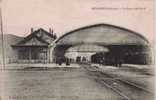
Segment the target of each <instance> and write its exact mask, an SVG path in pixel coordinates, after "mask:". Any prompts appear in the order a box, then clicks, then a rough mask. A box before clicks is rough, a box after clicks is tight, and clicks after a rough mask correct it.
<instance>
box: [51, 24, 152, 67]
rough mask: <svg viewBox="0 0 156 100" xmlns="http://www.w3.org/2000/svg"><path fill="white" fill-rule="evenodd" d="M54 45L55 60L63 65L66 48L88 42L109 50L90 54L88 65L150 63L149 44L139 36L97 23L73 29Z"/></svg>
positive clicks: (119, 28)
mask: <svg viewBox="0 0 156 100" xmlns="http://www.w3.org/2000/svg"><path fill="white" fill-rule="evenodd" d="M94 33H95V34H94ZM96 33H98V34H97V36H96ZM90 34H91V35H90ZM101 34H102V35H101ZM105 34H106V35H105ZM116 34H117V35H116ZM120 34H121V35H120ZM114 36H115V37H114ZM93 40H94V41H93ZM97 41H98V42H97ZM55 43H56V46H55V48H54V50H53V56H54V59H55V61H57V60H61V61H62V62H65V61H66V58H65V52H66V50H67V49H69V48H70V47H72V46H75V45H78V44H83V43H90V44H94V45H101V46H104V47H107V48H108V49H109V50H110V51H109V52H108V53H103V52H99V53H96V54H94V55H92V56H91V62H92V63H101V64H106V65H116V66H118V65H119V66H120V64H121V63H126V64H150V63H151V62H152V59H151V51H150V46H149V42H148V41H147V40H146V39H145V38H144V37H143V36H141V35H139V34H138V33H136V32H133V31H130V30H127V29H124V28H123V29H122V28H121V27H116V26H112V25H105V24H100V25H93V26H87V27H84V28H81V29H76V30H74V31H71V32H69V33H66V34H65V35H63V36H62V37H60V38H59V39H58V40H57V41H56V42H55Z"/></svg>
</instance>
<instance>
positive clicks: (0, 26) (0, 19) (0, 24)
mask: <svg viewBox="0 0 156 100" xmlns="http://www.w3.org/2000/svg"><path fill="white" fill-rule="evenodd" d="M0 3H1V0H0ZM0 28H1V29H0V32H1V41H2V66H3V68H2V69H3V70H5V52H4V34H3V19H2V8H1V7H0Z"/></svg>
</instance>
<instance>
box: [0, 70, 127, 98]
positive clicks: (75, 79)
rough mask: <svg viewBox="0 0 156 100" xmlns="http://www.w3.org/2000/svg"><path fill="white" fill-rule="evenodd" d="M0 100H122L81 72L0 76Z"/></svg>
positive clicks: (48, 72) (2, 73)
mask: <svg viewBox="0 0 156 100" xmlns="http://www.w3.org/2000/svg"><path fill="white" fill-rule="evenodd" d="M0 74H1V75H0V78H1V83H4V84H2V86H3V88H2V89H3V94H2V93H1V96H2V100H124V99H123V98H122V97H121V96H119V95H118V94H117V93H115V92H114V91H112V90H111V89H110V88H107V87H105V86H102V85H100V84H99V83H97V82H96V81H94V80H93V79H92V77H90V76H88V74H86V72H85V70H84V69H82V68H77V69H75V70H73V69H72V70H71V71H70V70H60V69H55V70H50V71H47V70H46V71H42V70H38V71H30V70H29V71H5V72H1V73H0Z"/></svg>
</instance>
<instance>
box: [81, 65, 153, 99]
mask: <svg viewBox="0 0 156 100" xmlns="http://www.w3.org/2000/svg"><path fill="white" fill-rule="evenodd" d="M83 67H84V68H85V69H86V70H87V72H88V74H89V75H91V76H94V80H95V81H96V82H98V83H100V84H102V85H104V86H106V87H108V88H110V89H112V90H113V91H114V92H116V93H117V94H119V95H120V96H122V97H124V98H125V100H154V93H152V92H150V91H149V90H146V89H145V88H143V87H141V86H138V85H136V84H135V83H133V82H130V81H127V80H124V79H120V78H118V77H115V76H113V75H111V74H108V73H104V72H102V71H100V70H99V69H98V67H93V66H87V65H84V66H83ZM95 76H96V78H95Z"/></svg>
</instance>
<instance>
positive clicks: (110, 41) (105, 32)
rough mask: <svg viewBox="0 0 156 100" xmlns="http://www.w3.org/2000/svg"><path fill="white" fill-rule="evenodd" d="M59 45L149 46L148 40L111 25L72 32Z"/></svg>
mask: <svg viewBox="0 0 156 100" xmlns="http://www.w3.org/2000/svg"><path fill="white" fill-rule="evenodd" d="M55 43H56V44H58V45H71V44H72V45H74V44H81V43H96V44H102V45H116V44H117V45H125V44H135V45H149V42H148V40H147V39H146V38H145V37H143V36H142V35H140V34H139V33H136V32H134V31H132V30H129V29H125V28H122V27H118V26H114V25H109V24H96V25H90V26H86V27H82V28H79V29H76V30H73V31H70V32H68V33H66V34H64V35H63V36H61V37H60V38H58V39H57V40H56V41H55Z"/></svg>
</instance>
